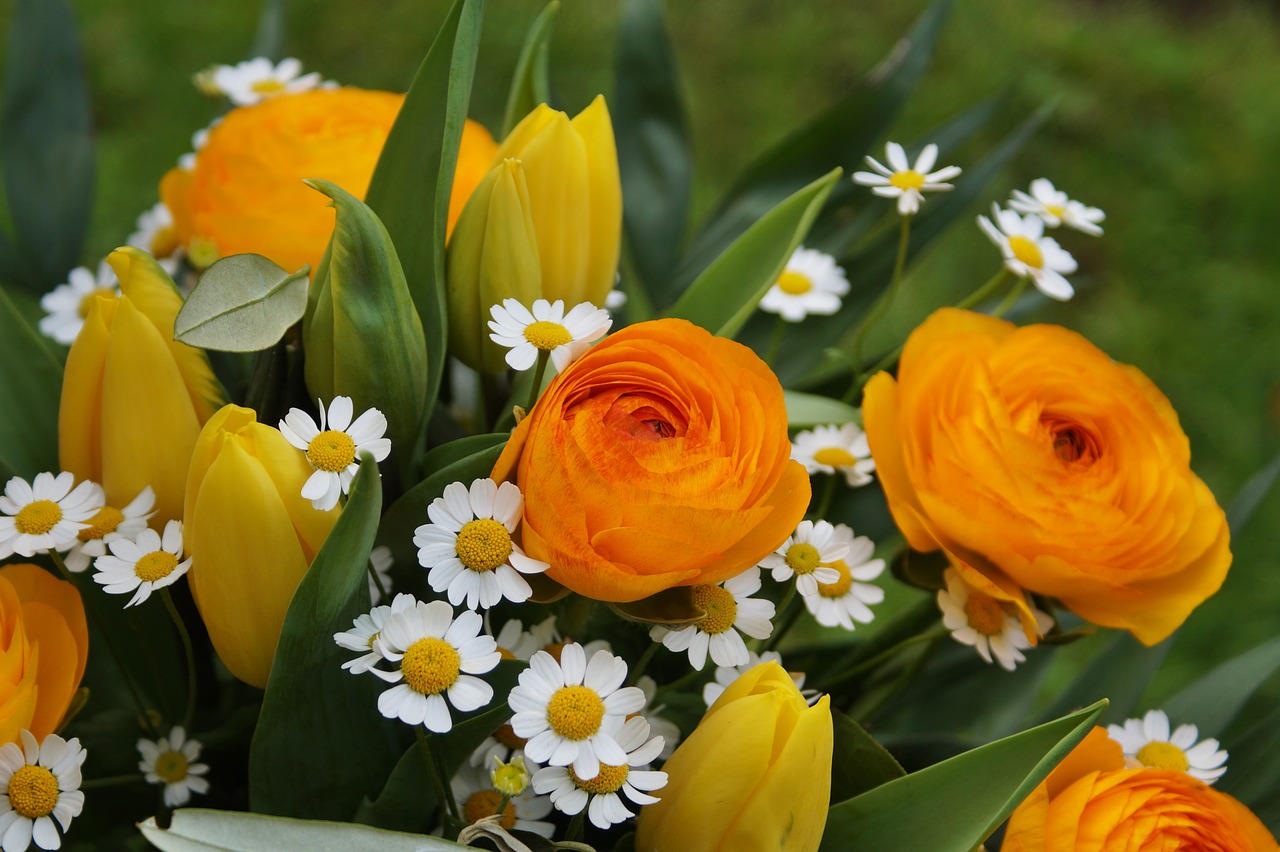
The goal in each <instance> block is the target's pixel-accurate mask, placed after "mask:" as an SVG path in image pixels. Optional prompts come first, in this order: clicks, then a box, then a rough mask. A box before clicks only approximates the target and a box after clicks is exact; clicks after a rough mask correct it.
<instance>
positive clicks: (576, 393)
mask: <svg viewBox="0 0 1280 852" xmlns="http://www.w3.org/2000/svg"><path fill="white" fill-rule="evenodd" d="M790 451H791V444H790V442H789V441H788V440H787V415H786V409H785V407H784V404H783V399H782V387H781V385H779V384H778V380H777V378H776V377H775V376H774V375H773V373H772V372H770V371H769V368H768V367H767V366H765V364H764V362H763V361H761V360H760V359H759V358H758V357H756V355H755V353H753V352H752V351H751V350H750V349H748V348H747V347H745V346H743V345H741V344H739V343H735V342H733V341H732V340H726V339H724V338H719V337H714V336H712V335H711V334H709V333H707V332H706V331H704V330H702V329H700V328H698V327H696V326H694V325H692V324H691V323H688V322H685V321H684V320H675V319H665V320H656V321H653V322H644V323H637V324H636V325H632V326H629V327H628V328H625V329H623V330H622V331H619V332H618V333H616V334H613V335H610V336H609V337H608V338H606V339H605V340H604V342H602V343H600V344H598V345H597V346H595V347H594V348H592V349H591V350H590V351H589V352H587V354H585V355H583V356H582V357H581V358H580V359H579V360H577V361H576V362H574V363H573V364H572V365H570V366H569V367H568V368H567V369H566V370H565V371H564V373H562V374H561V375H559V376H558V377H556V379H555V380H554V381H553V382H552V383H551V384H550V385H549V386H548V387H547V390H546V392H545V393H543V395H542V397H541V398H540V399H539V400H538V403H537V405H536V406H535V407H534V409H533V411H532V412H531V413H530V414H529V416H528V417H526V418H525V419H524V420H523V421H522V422H521V423H520V425H519V426H518V427H517V428H516V430H515V432H514V433H513V434H512V436H511V440H510V441H509V442H508V443H507V446H506V449H505V450H504V451H503V453H502V456H501V457H500V458H499V459H498V463H497V465H496V466H495V468H494V471H493V478H494V479H496V480H499V481H501V480H503V479H510V478H512V477H513V475H514V479H515V481H516V482H517V483H518V484H519V485H520V487H521V489H523V491H524V495H525V509H524V521H523V533H522V534H523V544H524V548H525V552H526V553H528V554H529V556H531V557H533V558H534V559H540V560H542V561H544V562H549V563H550V564H551V569H550V570H549V571H548V572H547V574H548V575H549V576H550V577H551V578H552V579H554V580H556V581H558V582H559V583H561V584H563V585H564V586H567V587H568V588H569V589H571V590H573V591H575V592H577V593H579V594H582V595H585V596H587V597H590V598H594V599H596V600H603V601H614V602H627V601H635V600H639V599H641V598H645V597H648V596H650V595H653V594H656V593H658V592H661V591H663V590H664V589H669V588H672V587H673V586H689V585H696V584H700V583H718V582H720V581H722V580H725V579H728V578H729V577H733V576H736V575H737V574H740V573H742V572H743V571H745V570H746V569H747V568H750V567H751V566H752V565H755V564H757V563H758V562H759V561H760V559H762V558H763V557H764V556H765V555H766V554H768V553H769V552H771V551H772V550H773V549H774V548H776V547H777V546H778V545H779V544H781V543H782V542H783V541H785V540H786V538H787V536H788V535H790V534H791V532H792V530H794V529H795V526H796V524H797V523H799V521H800V519H801V518H802V517H803V516H804V513H805V509H806V508H807V507H808V505H809V496H810V492H809V477H808V475H807V474H806V473H805V470H804V467H803V466H802V465H800V464H799V463H797V462H794V461H791V460H790Z"/></svg>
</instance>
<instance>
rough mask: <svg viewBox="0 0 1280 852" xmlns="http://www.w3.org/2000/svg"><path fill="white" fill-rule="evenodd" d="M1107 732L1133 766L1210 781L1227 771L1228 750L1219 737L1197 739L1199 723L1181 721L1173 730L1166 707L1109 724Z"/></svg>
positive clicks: (1128, 763) (1210, 782) (1207, 782)
mask: <svg viewBox="0 0 1280 852" xmlns="http://www.w3.org/2000/svg"><path fill="white" fill-rule="evenodd" d="M1107 735H1108V736H1110V737H1111V739H1113V740H1115V741H1116V742H1118V743H1120V747H1121V748H1123V749H1124V757H1125V763H1126V764H1127V765H1128V766H1129V767H1130V768H1133V769H1139V768H1141V767H1144V766H1149V767H1152V768H1154V769H1173V770H1176V771H1178V772H1185V773H1187V774H1188V775H1190V776H1191V777H1193V778H1198V779H1200V780H1201V781H1203V782H1204V783H1206V784H1212V783H1213V782H1215V781H1217V780H1218V779H1219V778H1221V777H1222V774H1223V773H1224V772H1226V771H1227V767H1226V763H1227V753H1226V752H1225V751H1223V750H1222V749H1221V748H1219V747H1218V741H1217V740H1215V739H1204V740H1201V741H1200V742H1196V740H1197V739H1198V738H1199V736H1200V731H1199V730H1198V729H1197V728H1196V726H1195V725H1179V726H1178V727H1177V729H1176V730H1175V731H1173V732H1172V733H1170V732H1169V717H1168V716H1167V715H1165V712H1164V711H1163V710H1148V711H1147V715H1145V716H1143V717H1142V718H1141V719H1129V720H1127V721H1125V723H1124V724H1123V725H1107Z"/></svg>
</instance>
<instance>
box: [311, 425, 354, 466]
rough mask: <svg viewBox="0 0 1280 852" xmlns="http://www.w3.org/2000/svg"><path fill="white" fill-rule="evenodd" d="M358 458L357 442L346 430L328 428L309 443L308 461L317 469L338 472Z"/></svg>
mask: <svg viewBox="0 0 1280 852" xmlns="http://www.w3.org/2000/svg"><path fill="white" fill-rule="evenodd" d="M355 460H356V442H355V441H353V440H351V436H350V435H348V434H347V433H346V432H339V431H338V430H337V429H326V430H325V431H323V432H321V433H320V434H319V435H316V436H315V437H314V438H312V439H311V443H309V444H307V461H309V462H311V464H312V466H314V467H315V468H316V469H317V470H327V471H329V472H330V473H337V472H339V471H342V470H346V469H347V466H348V465H350V464H351V463H352V462H354V461H355Z"/></svg>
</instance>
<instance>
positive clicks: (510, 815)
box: [462, 790, 516, 829]
mask: <svg viewBox="0 0 1280 852" xmlns="http://www.w3.org/2000/svg"><path fill="white" fill-rule="evenodd" d="M501 804H502V794H501V793H499V792H498V791H497V790H480V791H478V792H475V793H472V794H471V796H470V797H469V798H468V799H467V801H466V802H464V803H463V805H462V818H463V819H465V820H466V821H467V822H468V823H476V822H479V821H480V820H482V819H484V818H485V817H487V816H493V815H494V814H496V813H497V812H498V806H499V805H501ZM498 825H500V826H502V827H503V828H508V829H509V828H515V825H516V806H515V805H514V804H513V803H511V802H507V806H506V808H504V809H503V811H502V818H501V819H499V820H498Z"/></svg>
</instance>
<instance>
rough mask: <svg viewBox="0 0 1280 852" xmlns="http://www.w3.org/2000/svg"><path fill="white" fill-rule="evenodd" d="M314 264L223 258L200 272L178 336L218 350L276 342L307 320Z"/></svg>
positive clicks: (178, 323) (263, 346) (176, 328)
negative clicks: (293, 267) (288, 267)
mask: <svg viewBox="0 0 1280 852" xmlns="http://www.w3.org/2000/svg"><path fill="white" fill-rule="evenodd" d="M310 272H311V267H310V266H305V265H304V266H303V267H302V268H301V269H299V270H298V271H297V272H293V273H290V272H287V271H285V270H284V269H281V268H280V267H279V266H276V265H275V264H274V263H272V262H271V261H269V260H267V259H266V258H265V257H263V256H262V255H258V254H236V255H232V256H231V257H224V258H222V259H221V260H219V261H218V262H217V263H215V264H213V265H212V266H210V267H209V268H208V269H206V270H205V271H204V274H202V275H201V276H200V280H199V281H198V282H197V283H196V286H195V287H194V288H193V289H192V291H191V295H189V296H187V301H186V302H185V303H184V304H183V306H182V310H180V311H178V316H177V318H176V319H175V320H174V322H173V338H174V340H177V341H179V342H181V343H185V344H187V345H188V346H198V347H200V348H202V349H216V350H218V351H219V352H257V351H258V350H260V349H266V348H268V347H270V346H274V345H275V344H276V343H277V342H279V340H280V338H282V337H284V333H285V332H286V331H288V330H289V329H290V327H292V326H293V325H294V324H295V323H297V322H298V321H299V320H301V319H302V314H303V312H304V311H305V310H306V307H307V286H308V284H309V280H310V279H308V277H307V276H308V274H309V273H310Z"/></svg>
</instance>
